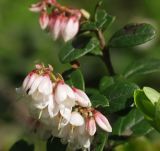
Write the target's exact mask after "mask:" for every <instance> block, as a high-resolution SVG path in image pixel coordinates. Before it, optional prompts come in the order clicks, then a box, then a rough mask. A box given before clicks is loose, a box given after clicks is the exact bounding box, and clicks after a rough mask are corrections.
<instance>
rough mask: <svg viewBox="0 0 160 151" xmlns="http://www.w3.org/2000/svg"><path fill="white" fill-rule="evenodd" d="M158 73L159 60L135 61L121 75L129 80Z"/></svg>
mask: <svg viewBox="0 0 160 151" xmlns="http://www.w3.org/2000/svg"><path fill="white" fill-rule="evenodd" d="M158 71H160V59H142V60H138V61H137V60H136V61H135V62H133V63H131V64H130V65H129V66H128V67H127V68H126V70H125V72H124V74H123V75H124V76H125V77H126V78H129V77H133V76H137V75H146V74H149V73H153V72H158Z"/></svg>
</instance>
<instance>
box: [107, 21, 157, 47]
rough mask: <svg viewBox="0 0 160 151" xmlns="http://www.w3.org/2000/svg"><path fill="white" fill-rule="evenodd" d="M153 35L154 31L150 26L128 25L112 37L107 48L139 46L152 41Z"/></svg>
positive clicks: (142, 24) (144, 24)
mask: <svg viewBox="0 0 160 151" xmlns="http://www.w3.org/2000/svg"><path fill="white" fill-rule="evenodd" d="M155 35H156V31H155V29H154V28H153V27H152V26H151V25H150V24H146V23H141V24H129V25H126V26H125V27H123V28H122V29H120V30H119V31H117V32H116V33H115V34H114V35H113V36H112V38H111V39H110V41H109V47H111V48H122V47H132V46H136V45H140V44H143V43H145V42H148V41H150V40H152V39H153V38H155Z"/></svg>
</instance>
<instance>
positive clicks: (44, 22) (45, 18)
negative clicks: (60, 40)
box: [39, 11, 49, 30]
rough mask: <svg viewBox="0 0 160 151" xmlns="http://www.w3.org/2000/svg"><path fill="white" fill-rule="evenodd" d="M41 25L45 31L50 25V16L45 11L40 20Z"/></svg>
mask: <svg viewBox="0 0 160 151" xmlns="http://www.w3.org/2000/svg"><path fill="white" fill-rule="evenodd" d="M39 23H40V26H41V28H42V29H43V30H44V29H45V28H46V27H47V26H48V23H49V16H48V14H47V12H45V11H43V12H41V15H40V18H39Z"/></svg>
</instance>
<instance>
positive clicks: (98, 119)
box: [94, 111, 112, 132]
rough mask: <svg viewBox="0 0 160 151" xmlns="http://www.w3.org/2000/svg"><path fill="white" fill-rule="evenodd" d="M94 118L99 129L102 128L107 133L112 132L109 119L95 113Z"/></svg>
mask: <svg viewBox="0 0 160 151" xmlns="http://www.w3.org/2000/svg"><path fill="white" fill-rule="evenodd" d="M94 117H95V120H96V123H97V124H98V125H99V127H101V128H102V129H103V130H105V131H106V132H112V127H111V125H110V124H109V121H108V119H107V118H106V117H105V116H104V115H103V114H102V113H100V112H98V111H95V114H94Z"/></svg>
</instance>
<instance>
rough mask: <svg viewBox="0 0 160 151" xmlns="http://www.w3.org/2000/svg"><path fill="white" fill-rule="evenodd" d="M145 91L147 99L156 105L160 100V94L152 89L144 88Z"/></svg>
mask: <svg viewBox="0 0 160 151" xmlns="http://www.w3.org/2000/svg"><path fill="white" fill-rule="evenodd" d="M143 91H144V93H145V95H146V96H147V98H148V99H149V100H150V101H151V102H152V103H153V104H155V103H156V102H158V100H159V99H160V93H159V92H157V91H156V90H154V89H152V88H150V87H144V88H143Z"/></svg>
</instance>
